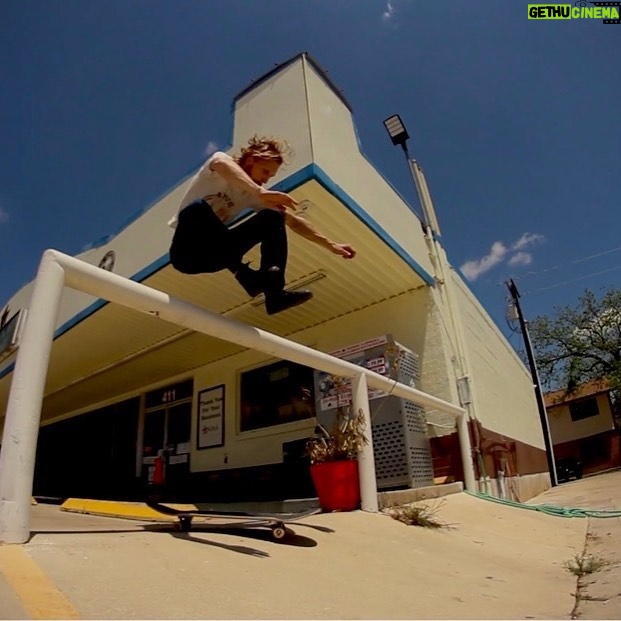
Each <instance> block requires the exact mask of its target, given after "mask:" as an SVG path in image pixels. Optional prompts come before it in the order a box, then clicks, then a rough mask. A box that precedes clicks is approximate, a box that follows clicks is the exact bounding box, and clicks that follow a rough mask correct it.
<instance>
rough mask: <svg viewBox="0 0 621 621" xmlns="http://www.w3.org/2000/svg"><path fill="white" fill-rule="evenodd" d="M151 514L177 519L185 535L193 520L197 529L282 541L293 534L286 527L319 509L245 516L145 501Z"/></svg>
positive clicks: (239, 512)
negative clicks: (249, 531) (258, 531)
mask: <svg viewBox="0 0 621 621" xmlns="http://www.w3.org/2000/svg"><path fill="white" fill-rule="evenodd" d="M146 504H147V506H149V507H150V508H151V509H153V510H154V511H157V512H158V513H161V514H163V515H168V516H173V517H176V518H177V519H178V522H177V524H178V526H179V528H180V530H182V531H184V532H188V531H190V530H191V529H192V523H193V520H194V519H195V518H197V519H198V520H199V521H197V524H200V527H201V528H203V529H208V530H218V529H220V530H226V529H229V528H242V529H246V528H262V529H269V530H270V531H271V533H272V537H273V538H274V539H276V540H282V539H285V538H286V537H288V536H291V535H293V534H294V533H293V531H292V530H291V529H289V528H287V524H290V523H293V522H297V521H298V520H301V519H302V518H305V517H309V516H311V515H315V514H317V513H320V512H321V510H320V509H309V510H308V511H303V512H298V513H246V512H242V511H217V510H212V509H205V510H201V509H198V508H196V509H194V510H193V509H191V508H190V509H185V508H184V509H180V508H177V507H171V506H170V505H168V504H166V503H163V502H154V501H147V503H146Z"/></svg>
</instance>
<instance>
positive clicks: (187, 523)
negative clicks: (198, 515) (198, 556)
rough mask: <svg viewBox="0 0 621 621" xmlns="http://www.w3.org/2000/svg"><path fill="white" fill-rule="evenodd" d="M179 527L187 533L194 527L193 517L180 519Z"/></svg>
mask: <svg viewBox="0 0 621 621" xmlns="http://www.w3.org/2000/svg"><path fill="white" fill-rule="evenodd" d="M179 525H180V526H181V530H182V531H183V532H184V533H187V532H188V531H189V530H190V528H191V527H192V518H191V517H180V518H179Z"/></svg>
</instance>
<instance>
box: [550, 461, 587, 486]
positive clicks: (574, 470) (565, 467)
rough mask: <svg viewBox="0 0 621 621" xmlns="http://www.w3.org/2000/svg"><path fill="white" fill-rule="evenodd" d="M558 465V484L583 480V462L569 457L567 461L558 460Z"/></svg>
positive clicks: (556, 463)
mask: <svg viewBox="0 0 621 621" xmlns="http://www.w3.org/2000/svg"><path fill="white" fill-rule="evenodd" d="M555 465H556V478H557V479H558V482H559V483H561V482H562V481H569V480H570V479H581V478H582V471H583V470H584V466H583V465H582V462H581V461H578V460H577V459H574V458H571V457H568V458H565V459H557V460H556V462H555Z"/></svg>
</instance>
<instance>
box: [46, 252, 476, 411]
mask: <svg viewBox="0 0 621 621" xmlns="http://www.w3.org/2000/svg"><path fill="white" fill-rule="evenodd" d="M54 252H55V251H54ZM55 255H56V259H57V261H58V262H59V263H60V264H61V265H62V266H63V268H64V269H65V274H66V284H67V286H68V287H72V288H74V289H78V290H80V291H84V292H85V293H90V294H92V295H95V296H98V297H101V298H104V299H106V300H108V301H110V302H115V303H117V304H121V305H122V306H128V307H129V308H133V309H135V310H138V311H141V312H144V313H147V314H150V315H156V316H157V317H159V318H160V319H164V320H166V321H170V322H171V323H174V324H177V325H180V326H183V327H185V328H189V329H191V330H195V331H196V332H201V333H203V334H208V335H211V336H214V337H216V338H219V339H222V340H223V341H229V342H231V343H236V344H238V345H242V346H244V347H248V348H250V349H256V350H258V351H261V352H263V353H266V354H270V355H272V356H275V357H278V358H283V359H285V360H291V361H292V362H297V363H298V364H303V365H306V366H310V367H313V368H314V369H319V370H321V371H325V372H326V373H330V374H331V375H337V376H342V377H349V378H352V377H355V376H356V375H357V374H359V373H364V374H365V375H366V377H367V382H368V384H369V386H371V387H372V388H375V389H377V390H383V391H385V392H391V393H392V394H394V395H397V396H399V397H402V398H404V399H408V400H409V401H412V402H414V403H417V404H418V405H422V406H427V407H430V408H437V409H439V410H441V411H443V412H448V413H449V414H453V415H454V416H456V415H458V414H461V413H462V412H464V409H463V408H462V407H460V406H458V405H455V404H453V403H449V402H448V401H444V400H443V399H439V398H438V397H434V396H433V395H429V394H427V393H425V392H422V391H420V390H417V389H416V388H411V387H409V386H406V385H405V384H399V383H398V382H396V381H395V380H392V379H390V378H389V377H385V376H384V375H380V374H379V373H376V372H375V371H371V370H369V369H365V368H363V367H360V366H358V365H356V364H354V363H353V362H348V361H346V360H341V359H339V358H335V357H334V356H331V355H330V354H326V353H324V352H320V351H317V350H315V349H312V348H311V347H307V346H305V345H301V344H299V343H295V342H294V341H290V340H288V339H286V338H284V337H282V336H278V335H276V334H272V333H271V332H267V331H265V330H261V329H260V328H256V327H254V326H250V325H248V324H245V323H243V322H241V321H236V320H234V319H231V318H229V317H223V316H222V315H219V314H218V313H215V312H213V311H210V310H208V309H205V308H201V307H200V306H195V305H194V304H190V303H189V302H184V301H182V300H178V299H175V298H171V297H170V295H168V294H167V293H164V292H162V291H158V290H157V289H152V288H150V287H147V286H146V285H143V284H140V283H137V282H134V281H133V280H128V279H127V278H124V277H122V276H119V275H118V274H113V273H111V272H108V271H106V270H102V269H99V268H98V267H95V266H94V265H89V264H87V263H84V262H83V261H80V260H79V259H76V258H74V257H70V256H68V255H65V254H62V253H60V252H55Z"/></svg>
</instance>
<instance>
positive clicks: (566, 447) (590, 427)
mask: <svg viewBox="0 0 621 621" xmlns="http://www.w3.org/2000/svg"><path fill="white" fill-rule="evenodd" d="M544 401H545V405H546V411H547V413H548V421H549V423H550V434H551V436H552V442H553V444H554V456H555V458H556V459H557V460H564V459H570V460H574V461H579V462H581V463H582V465H583V468H584V473H585V474H589V473H593V472H599V471H601V470H608V469H610V468H618V467H619V466H621V454H620V446H619V445H620V436H619V432H618V430H617V429H616V426H615V422H614V417H613V411H612V401H611V398H610V386H609V384H608V382H607V381H605V380H593V381H591V382H587V383H586V384H582V385H580V386H578V387H577V388H576V390H574V391H573V392H571V393H569V394H568V393H567V391H565V390H557V391H555V392H551V393H548V394H546V395H545V397H544Z"/></svg>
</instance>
